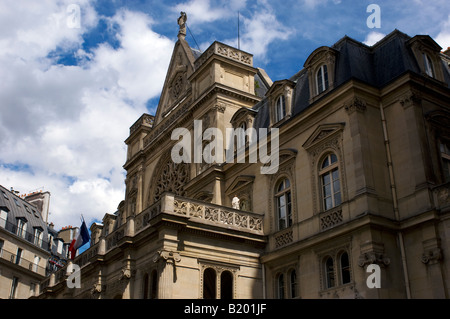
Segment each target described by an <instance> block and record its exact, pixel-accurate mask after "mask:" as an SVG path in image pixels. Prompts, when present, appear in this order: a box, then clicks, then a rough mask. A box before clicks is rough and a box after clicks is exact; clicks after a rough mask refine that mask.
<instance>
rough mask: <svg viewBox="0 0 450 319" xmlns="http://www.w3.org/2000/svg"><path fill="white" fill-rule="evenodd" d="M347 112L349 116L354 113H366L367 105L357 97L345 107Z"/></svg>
mask: <svg viewBox="0 0 450 319" xmlns="http://www.w3.org/2000/svg"><path fill="white" fill-rule="evenodd" d="M344 108H345V110H346V111H347V113H348V114H351V113H353V112H354V111H358V112H364V111H365V110H366V109H367V104H366V102H365V101H364V100H362V99H360V98H358V97H355V98H354V99H353V100H351V101H350V102H348V103H346V104H345V105H344Z"/></svg>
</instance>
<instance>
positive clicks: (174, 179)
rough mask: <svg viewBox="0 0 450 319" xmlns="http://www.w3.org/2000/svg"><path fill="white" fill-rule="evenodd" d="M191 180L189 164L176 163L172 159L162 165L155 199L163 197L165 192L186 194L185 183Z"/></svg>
mask: <svg viewBox="0 0 450 319" xmlns="http://www.w3.org/2000/svg"><path fill="white" fill-rule="evenodd" d="M188 182H189V165H188V164H186V163H180V164H176V163H174V162H173V161H172V160H170V159H169V161H168V162H167V163H166V164H165V165H164V167H162V169H161V171H160V173H159V176H158V180H157V181H156V186H155V191H154V196H153V198H154V201H155V202H156V201H158V200H159V199H161V195H162V194H163V193H164V192H171V193H173V194H175V195H179V196H184V195H185V190H184V185H186V184H187V183H188Z"/></svg>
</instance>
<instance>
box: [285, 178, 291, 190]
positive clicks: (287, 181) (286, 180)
mask: <svg viewBox="0 0 450 319" xmlns="http://www.w3.org/2000/svg"><path fill="white" fill-rule="evenodd" d="M284 183H285V185H286V188H288V187H289V186H291V183H290V182H289V180H288V179H285V180H284Z"/></svg>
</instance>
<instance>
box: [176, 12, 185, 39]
mask: <svg viewBox="0 0 450 319" xmlns="http://www.w3.org/2000/svg"><path fill="white" fill-rule="evenodd" d="M186 21H187V14H186V12H183V11H181V12H180V17H179V18H178V20H177V22H178V25H179V26H180V31H178V38H179V39H184V38H185V37H186Z"/></svg>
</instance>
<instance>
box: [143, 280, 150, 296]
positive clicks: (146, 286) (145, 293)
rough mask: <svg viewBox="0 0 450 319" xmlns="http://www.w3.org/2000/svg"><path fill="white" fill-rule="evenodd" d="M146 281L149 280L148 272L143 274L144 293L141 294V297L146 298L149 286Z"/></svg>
mask: <svg viewBox="0 0 450 319" xmlns="http://www.w3.org/2000/svg"><path fill="white" fill-rule="evenodd" d="M148 281H149V279H148V274H145V276H144V288H143V289H144V295H143V296H142V297H143V299H148V290H149V288H148Z"/></svg>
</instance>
